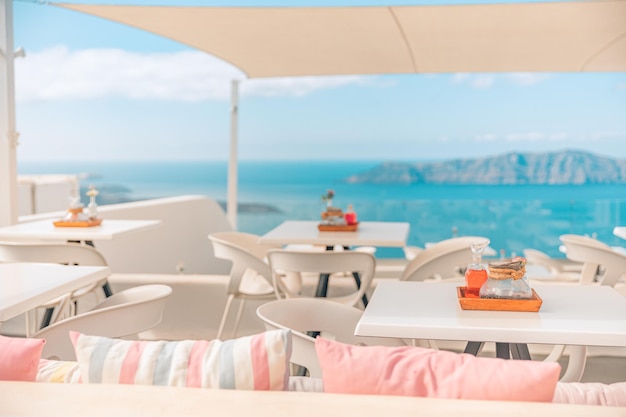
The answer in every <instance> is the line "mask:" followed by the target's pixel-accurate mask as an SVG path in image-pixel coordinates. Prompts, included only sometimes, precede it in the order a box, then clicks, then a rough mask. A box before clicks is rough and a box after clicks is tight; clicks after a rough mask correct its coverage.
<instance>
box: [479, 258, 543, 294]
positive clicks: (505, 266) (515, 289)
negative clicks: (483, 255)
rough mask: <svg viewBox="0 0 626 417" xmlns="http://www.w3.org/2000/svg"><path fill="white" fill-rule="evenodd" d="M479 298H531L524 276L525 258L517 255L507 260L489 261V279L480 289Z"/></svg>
mask: <svg viewBox="0 0 626 417" xmlns="http://www.w3.org/2000/svg"><path fill="white" fill-rule="evenodd" d="M480 297H481V298H509V299H517V298H521V299H528V298H532V289H531V288H530V285H529V283H528V278H527V277H526V259H524V258H522V257H520V256H517V257H515V258H513V259H511V260H508V261H500V262H491V263H490V264H489V279H488V280H487V282H485V284H484V285H483V286H482V288H481V289H480Z"/></svg>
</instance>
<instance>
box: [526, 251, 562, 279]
mask: <svg viewBox="0 0 626 417" xmlns="http://www.w3.org/2000/svg"><path fill="white" fill-rule="evenodd" d="M524 258H526V262H527V263H528V264H529V265H538V266H542V267H544V268H545V269H547V270H548V272H550V273H551V274H552V275H556V274H558V273H559V272H563V268H562V266H561V264H559V263H558V262H555V259H553V258H551V257H550V256H549V255H548V254H547V253H545V252H542V251H540V250H537V249H529V248H528V249H524Z"/></svg>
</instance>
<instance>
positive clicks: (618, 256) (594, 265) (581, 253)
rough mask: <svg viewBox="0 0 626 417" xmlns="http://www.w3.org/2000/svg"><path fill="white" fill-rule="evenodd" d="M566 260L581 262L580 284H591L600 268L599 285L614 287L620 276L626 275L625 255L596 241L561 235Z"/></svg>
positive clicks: (584, 237)
mask: <svg viewBox="0 0 626 417" xmlns="http://www.w3.org/2000/svg"><path fill="white" fill-rule="evenodd" d="M559 239H560V240H561V242H563V245H564V246H565V255H566V256H567V258H568V259H571V260H573V261H577V262H583V268H582V271H581V277H580V283H581V284H583V285H586V284H592V283H593V282H594V281H595V279H596V277H597V273H598V267H600V266H602V268H603V270H604V272H603V273H602V276H601V281H600V284H601V285H609V286H612V287H613V286H615V284H616V283H617V281H618V280H619V279H620V277H621V276H622V274H624V273H626V255H624V254H622V253H620V252H617V251H615V250H613V249H612V248H611V247H610V246H609V245H607V244H605V243H604V242H601V241H599V240H597V239H593V238H590V237H587V236H580V235H571V234H569V235H561V236H560V237H559Z"/></svg>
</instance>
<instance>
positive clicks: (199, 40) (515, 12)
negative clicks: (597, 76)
mask: <svg viewBox="0 0 626 417" xmlns="http://www.w3.org/2000/svg"><path fill="white" fill-rule="evenodd" d="M11 1H12V0H0V5H2V6H3V7H1V8H0V23H3V22H6V25H5V28H6V32H0V47H3V48H2V49H3V50H4V51H6V50H9V51H11V50H12V33H11V32H12V22H11V20H10V19H11V14H12V13H11V7H10V6H11ZM56 6H59V7H64V8H66V9H71V10H75V11H79V12H83V13H87V14H92V15H94V16H99V17H102V18H106V19H109V20H113V21H116V22H120V23H124V24H127V25H130V26H133V27H136V28H139V29H143V30H146V31H148V32H152V33H155V34H157V35H161V36H164V37H167V38H169V39H173V40H176V41H179V42H181V43H183V44H186V45H189V46H191V47H193V48H196V49H199V50H202V51H205V52H208V53H210V54H212V55H215V56H216V57H219V58H221V59H223V60H225V61H227V62H229V63H231V64H233V65H235V66H236V67H238V68H239V69H241V70H242V71H243V72H244V73H245V74H247V76H248V77H250V78H260V77H283V76H304V75H308V76H311V75H340V74H403V73H452V72H583V71H589V72H624V71H626V0H607V1H588V2H584V1H581V2H548V3H517V4H513V3H509V4H483V5H447V6H446V5H437V6H399V7H395V6H394V7H390V6H386V7H382V6H379V7H192V6H169V7H168V6H117V5H82V4H56ZM2 9H3V10H2ZM3 12H4V13H3ZM0 63H1V64H2V65H0V82H1V83H2V84H6V85H7V86H8V87H7V89H0V91H6V92H7V93H6V95H3V94H4V93H0V161H5V162H6V163H3V164H2V165H1V166H0V191H1V192H2V199H0V225H2V224H11V223H13V222H15V221H16V219H17V209H16V206H17V203H16V202H15V200H16V198H17V197H16V191H15V189H16V186H15V185H14V182H15V175H16V174H15V164H14V161H15V142H16V140H15V137H16V133H15V129H14V123H15V119H14V99H13V80H12V78H13V56H12V55H11V54H10V53H9V54H4V55H2V54H0ZM5 81H6V83H5ZM235 85H236V84H235ZM233 91H234V92H236V88H235V89H234V90H233ZM235 117H236V94H234V95H233V123H232V127H233V133H232V134H231V141H232V142H231V161H230V165H231V168H230V173H229V191H228V198H229V201H228V203H229V208H228V212H229V218H231V221H233V219H236V212H235V210H236V178H237V174H236V167H233V161H235V162H236V152H237V145H236V119H235ZM235 165H236V164H235ZM5 190H7V191H5ZM5 195H8V198H5ZM233 200H235V204H233ZM233 213H235V214H233ZM233 223H234V225H235V222H234V221H233Z"/></svg>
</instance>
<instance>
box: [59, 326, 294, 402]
mask: <svg viewBox="0 0 626 417" xmlns="http://www.w3.org/2000/svg"><path fill="white" fill-rule="evenodd" d="M70 337H71V339H72V342H73V343H74V350H75V352H76V358H77V360H78V363H79V365H80V371H81V375H82V380H83V382H84V383H91V384H99V383H103V384H106V383H112V384H117V383H119V384H141V385H168V386H178V387H201V388H219V389H241V390H273V391H282V390H286V389H287V388H288V382H289V358H290V357H291V332H290V331H289V330H272V331H267V332H264V333H260V334H257V335H253V336H246V337H241V338H238V339H232V340H226V341H221V340H213V341H206V340H181V341H171V342H170V341H131V340H120V339H110V338H106V337H100V336H87V335H84V334H81V333H77V332H70Z"/></svg>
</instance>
